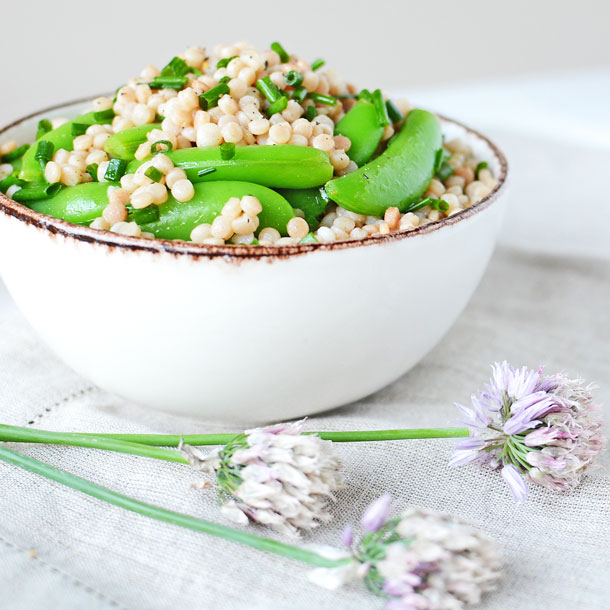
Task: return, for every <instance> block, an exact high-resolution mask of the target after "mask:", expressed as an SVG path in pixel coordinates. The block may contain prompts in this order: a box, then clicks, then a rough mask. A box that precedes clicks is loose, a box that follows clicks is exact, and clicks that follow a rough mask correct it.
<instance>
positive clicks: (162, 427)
mask: <svg viewBox="0 0 610 610" xmlns="http://www.w3.org/2000/svg"><path fill="white" fill-rule="evenodd" d="M556 80H557V83H561V87H559V85H557V84H556V86H558V87H559V89H561V90H563V89H562V87H566V84H565V79H564V80H558V79H556ZM604 82H605V81H604ZM551 84H552V83H551ZM551 84H548V83H547V85H548V86H551ZM527 86H528V84H527V82H525V81H524V82H523V83H522V84H521V87H520V92H521V93H522V94H523V97H524V98H525V97H527V96H526V95H525V94H524V93H523V92H524V91H525V90H526V89H527ZM601 86H602V85H601V81H600V87H601ZM534 89H536V87H534ZM559 89H558V90H559ZM496 90H497V98H498V100H499V99H503V98H504V96H505V95H506V88H503V87H502V86H500V85H498V86H497V87H496ZM493 91H494V89H493V87H492V88H490V89H488V90H486V95H487V98H486V100H485V103H486V104H492V103H493ZM545 91H546V88H545ZM475 92H476V90H475ZM460 96H463V98H462V99H463V100H467V99H468V97H467V95H466V94H465V93H463V92H459V95H458V92H454V98H453V99H455V100H456V108H455V109H454V111H453V112H451V113H449V112H448V114H453V115H454V116H457V117H458V118H459V117H460V114H462V115H463V116H464V119H465V120H467V118H468V117H467V114H468V112H467V109H468V104H467V103H466V101H465V102H464V103H463V105H462V106H461V107H460V104H459V97H460ZM413 97H414V99H416V100H417V96H413ZM534 97H535V91H533V92H532V93H531V96H530V98H534ZM424 98H425V99H426V100H427V101H429V103H430V105H431V106H434V107H437V108H440V109H442V110H445V108H444V107H443V104H444V103H447V102H446V100H447V99H451V95H450V94H449V93H448V92H440V93H439V94H437V96H436V98H434V95H433V94H431V93H425V92H424V93H422V94H421V99H424ZM472 99H475V100H476V99H479V98H478V97H477V95H475V96H474V97H471V100H472ZM460 109H462V110H463V112H462V113H461V112H460ZM490 112H491V111H490V110H488V114H489V113H490ZM601 114H602V113H601V110H600V116H599V122H600V123H599V124H600V129H602V126H603V117H602V116H601ZM589 116H590V113H589ZM486 127H487V131H488V132H492V135H494V134H495V135H498V136H499V139H500V140H504V143H505V145H506V147H507V149H508V152H509V157H510V161H511V164H512V172H513V199H512V206H513V207H512V209H511V211H510V212H509V215H508V222H507V227H506V230H505V232H504V234H503V237H502V244H503V245H502V246H501V247H500V248H499V249H498V251H497V252H496V254H495V255H494V257H493V259H492V262H491V265H490V267H489V270H488V272H487V274H486V276H485V278H484V280H483V282H482V284H481V286H480V287H479V289H478V291H477V293H476V294H475V296H474V298H473V300H472V302H471V303H470V305H469V306H468V308H467V309H466V311H465V312H464V314H463V315H462V316H461V318H460V319H459V321H458V322H457V323H456V325H455V326H454V327H453V329H452V330H451V331H450V333H449V334H448V335H447V337H446V338H445V339H444V340H443V341H442V342H441V344H440V345H439V346H438V347H437V348H436V349H435V350H434V351H433V352H432V353H431V354H430V355H429V356H428V357H427V358H426V359H425V360H424V361H423V362H422V363H421V364H420V365H418V366H417V367H416V368H415V369H413V370H412V371H411V372H410V373H408V374H406V375H405V376H403V377H402V378H401V379H400V380H399V381H397V382H396V383H394V384H393V385H391V386H389V387H387V388H385V389H384V390H382V391H381V392H378V393H377V394H375V395H374V396H371V397H368V398H366V399H364V400H362V401H360V402H359V403H357V404H354V405H350V406H346V407H343V408H341V409H337V410H335V411H332V412H330V413H327V414H325V415H323V416H321V417H315V418H312V420H311V424H310V425H311V427H312V428H317V429H320V428H327V429H353V428H359V427H361V428H373V427H375V428H386V427H409V426H436V425H445V424H446V423H447V422H449V421H450V420H452V419H453V418H454V417H455V416H456V412H455V409H454V408H453V407H452V403H453V401H462V402H464V401H467V400H468V399H469V395H470V393H471V392H472V391H474V390H475V389H476V388H477V387H479V386H480V385H481V384H482V383H484V382H485V381H486V380H487V378H488V376H489V368H488V367H489V364H490V363H491V362H493V361H494V360H498V359H505V358H506V359H508V360H509V361H510V362H512V363H514V364H526V365H529V366H537V365H538V364H546V365H547V370H548V371H551V372H553V371H558V370H566V372H569V373H572V374H580V375H582V376H583V377H584V378H586V379H588V380H591V381H597V382H598V383H599V385H600V386H601V387H600V389H599V390H598V392H597V396H598V398H599V400H600V401H601V402H602V403H605V404H606V405H609V404H610V376H609V374H608V368H609V360H610V323H609V322H608V303H609V301H610V263H609V260H610V256H608V237H609V231H608V224H605V227H603V228H601V227H600V226H599V225H600V224H601V220H600V219H602V218H603V214H604V213H607V212H605V211H604V210H603V209H602V208H603V206H604V205H605V202H604V198H603V197H602V196H601V195H602V194H603V192H604V191H603V190H598V184H601V179H602V177H601V176H603V175H604V172H606V173H605V175H607V167H609V166H610V150H609V148H608V147H605V148H604V147H603V146H600V145H599V143H598V142H596V143H595V144H591V143H590V142H587V141H579V142H574V141H572V142H563V143H561V142H556V141H554V142H553V143H552V144H549V141H550V140H549V139H548V138H546V136H541V135H540V134H536V133H533V134H532V133H529V134H528V136H527V137H526V138H525V137H524V136H523V134H522V133H520V132H519V130H518V129H517V127H516V126H515V124H512V126H511V127H510V130H509V132H507V130H506V129H503V128H502V127H500V128H497V127H494V126H493V125H492V124H489V125H487V126H486ZM606 127H607V124H606ZM606 127H604V128H606ZM523 130H524V131H526V130H527V125H526V124H525V123H524V124H523ZM548 159H550V160H551V161H545V160H548ZM555 161H557V164H556V163H555ZM541 163H547V165H548V167H546V170H547V171H548V175H547V176H546V179H545V184H546V187H545V188H544V189H543V188H541V187H540V185H539V184H538V183H539V174H540V172H539V164H541ZM565 168H572V171H570V172H565V171H563V170H564V169H565ZM578 168H579V169H580V170H582V171H584V170H585V169H586V176H587V180H586V181H585V182H584V184H583V181H582V176H581V175H579V172H577V171H576V169H578ZM597 181H599V182H597ZM547 189H550V191H547ZM545 192H547V195H546V196H545ZM550 193H552V196H551V194H550ZM573 194H577V195H579V197H576V198H575V197H574V196H573ZM606 209H607V206H606ZM583 210H584V216H586V217H587V219H588V221H587V222H586V223H585V222H584V221H583V219H582V216H583ZM526 212H528V213H527V214H526ZM530 212H531V213H530ZM593 212H595V215H594V214H593ZM566 218H568V220H569V219H575V220H573V222H572V223H571V222H567V221H566ZM574 223H575V224H574ZM579 223H582V224H579ZM575 226H576V227H577V229H574V230H570V227H575ZM524 236H525V237H524ZM321 391H323V389H321ZM0 396H1V402H0V405H1V406H0V420H1V421H3V422H6V423H11V424H16V425H29V426H31V427H35V428H46V429H56V430H86V431H113V432H119V431H121V432H145V431H151V432H183V433H184V432H203V431H217V430H221V429H222V428H221V427H219V426H210V425H207V424H206V423H205V422H201V421H191V420H185V419H180V418H177V417H170V416H167V415H164V414H161V413H151V412H148V411H146V410H145V409H142V408H140V407H137V406H134V405H131V404H126V403H125V402H123V401H121V400H119V399H117V398H115V397H113V396H109V395H108V394H105V393H104V392H101V391H100V390H98V389H96V388H94V387H92V386H91V384H90V383H89V382H87V381H86V380H84V379H82V378H80V377H78V376H77V375H75V374H74V373H72V372H71V371H70V370H69V369H67V368H66V367H65V366H64V365H63V364H62V363H60V362H59V361H58V360H57V359H56V358H55V357H54V356H53V355H52V354H50V353H49V352H48V351H47V349H46V348H45V347H44V346H43V345H41V343H40V342H39V340H38V339H37V338H36V337H35V336H34V334H33V332H32V331H31V330H30V328H29V327H28V326H27V324H26V323H25V321H24V320H23V318H22V317H21V316H20V314H19V313H18V312H17V311H16V310H15V309H14V307H13V306H12V305H11V303H10V300H9V298H8V296H7V295H6V294H4V293H2V292H1V291H0ZM453 443H454V441H451V440H447V441H438V440H437V441H402V442H393V443H383V444H381V443H377V444H374V443H367V444H343V445H341V444H338V445H337V446H336V448H337V451H338V453H339V455H340V456H341V458H342V460H343V463H344V468H345V472H346V478H347V488H346V489H345V490H344V491H343V492H341V493H340V494H339V497H338V502H337V504H336V506H335V509H334V513H335V515H336V517H335V519H334V521H333V522H332V523H331V524H330V525H328V526H324V527H322V528H320V529H319V530H317V531H316V532H315V533H313V534H312V535H308V536H307V537H306V538H305V542H323V543H327V544H334V545H336V544H337V543H338V539H339V533H340V531H341V530H342V528H343V527H344V526H345V525H346V524H347V523H356V522H357V520H358V517H359V515H360V514H361V512H362V510H363V508H364V507H365V506H366V505H367V504H368V503H369V502H370V501H371V500H372V499H374V498H375V497H376V496H378V495H380V494H381V493H383V492H386V491H390V492H391V493H392V494H393V496H394V497H395V508H396V510H400V509H403V508H406V507H407V506H412V505H417V506H422V507H425V508H430V509H434V510H443V511H447V512H451V513H455V514H458V515H460V516H462V517H465V518H467V519H470V520H471V521H473V522H474V523H476V524H478V525H480V526H481V527H482V528H483V529H484V530H486V531H487V532H489V533H490V534H491V535H492V536H494V537H495V538H497V539H498V540H499V541H500V542H501V544H502V546H503V548H504V552H505V556H506V575H505V578H504V580H503V581H502V585H501V588H500V590H499V591H498V592H497V593H495V594H491V595H489V596H487V597H486V598H485V600H484V603H483V604H482V605H481V608H484V609H487V610H506V609H507V608H519V609H522V610H530V609H534V608H539V607H540V606H541V605H544V606H545V607H549V608H553V609H554V610H571V609H573V608H586V609H587V610H607V608H608V607H609V602H608V598H609V594H610V590H609V589H610V587H609V585H608V576H607V575H608V567H609V565H610V527H609V525H608V523H610V476H609V472H608V466H609V459H608V455H607V454H606V455H604V456H603V459H602V461H601V462H602V465H601V467H599V468H597V469H596V470H594V471H592V472H591V473H590V475H589V476H588V477H587V479H586V480H585V482H584V485H583V486H581V487H580V488H579V489H578V490H576V491H574V492H572V493H569V494H565V495H558V494H554V493H551V492H547V491H545V490H542V489H540V488H538V489H534V490H533V492H532V494H531V497H530V499H529V501H528V502H527V503H525V504H524V505H522V506H516V505H514V504H513V502H512V500H511V499H510V497H509V494H508V491H507V489H506V488H505V486H504V484H503V482H502V480H501V477H500V476H499V475H498V474H497V473H492V472H490V471H487V470H480V469H478V468H476V467H466V468H463V469H459V470H449V469H448V468H447V461H448V458H449V455H450V452H451V448H452V446H453ZM19 449H20V450H23V451H25V452H27V453H28V454H29V455H32V456H35V457H37V458H39V459H41V460H44V461H47V462H49V463H51V464H54V465H56V466H58V467H61V468H64V469H66V470H69V471H71V472H74V473H76V474H78V475H80V476H83V477H85V478H88V479H91V480H93V481H96V482H98V483H100V484H102V485H105V486H107V487H110V488H112V489H114V490H116V491H119V492H122V493H126V494H128V495H133V496H134V497H137V498H140V499H142V500H145V501H148V502H151V503H155V504H159V505H162V506H165V507H168V508H171V509H174V510H178V511H182V512H186V513H189V514H192V515H197V516H201V517H204V518H209V519H212V520H220V517H219V514H218V511H217V506H216V500H215V495H214V493H213V492H210V493H206V492H201V491H194V490H192V489H190V487H189V486H190V483H191V482H192V481H194V480H197V479H198V478H200V477H199V475H198V474H197V473H194V472H193V471H191V470H190V469H189V468H188V467H186V466H181V465H174V464H167V463H158V462H153V461H150V460H146V459H144V458H136V457H132V456H125V455H116V454H110V453H106V452H96V451H94V450H89V449H79V448H66V447H43V446H27V447H25V446H21V447H20V448H19ZM0 515H1V516H0V590H1V592H2V593H1V595H0V608H2V609H4V608H6V609H10V610H29V609H30V608H37V609H38V610H46V609H54V608H62V610H73V609H81V608H87V609H94V610H98V609H100V610H101V609H104V610H105V609H107V608H121V609H123V610H157V609H160V610H161V609H165V608H174V607H184V608H193V609H199V608H201V609H203V608H206V609H207V608H214V609H215V610H216V609H218V610H225V609H226V610H238V609H244V608H247V609H255V610H259V609H260V610H263V609H268V608H272V609H276V608H281V609H283V608H291V609H293V610H299V609H310V608H312V607H315V608H319V609H320V610H324V609H333V610H336V609H338V608H363V609H365V608H366V609H368V608H371V609H374V608H380V607H382V602H381V600H379V599H377V598H375V597H373V596H371V595H370V594H369V593H368V592H366V591H365V590H364V588H362V587H361V586H359V585H355V586H352V587H350V588H348V589H346V590H344V591H341V592H335V593H330V592H327V591H323V590H320V589H317V588H316V587H314V586H313V585H310V584H309V583H308V582H307V580H306V578H305V571H306V568H305V567H302V566H301V565H300V564H297V563H294V562H291V561H288V560H284V559H282V558H277V557H273V556H270V555H265V554H261V553H258V552H256V551H253V550H251V549H248V548H241V547H238V546H235V545H233V544H230V543H227V542H224V541H219V540H216V539H213V538H210V537H206V536H204V535H197V534H194V533H191V532H187V531H184V530H180V529H178V528H174V527H171V526H168V525H163V524H159V523H156V522H153V521H151V520H148V519H146V518H144V517H141V516H138V515H134V514H131V513H127V512H125V511H122V510H120V509H116V508H112V507H108V506H107V505H104V504H102V503H101V502H99V501H97V500H94V499H92V498H89V497H86V496H83V495H80V494H78V493H76V492H73V491H71V490H68V489H66V488H62V487H61V486H59V485H57V484H54V483H51V482H47V481H46V480H44V479H42V478H40V477H37V476H35V475H31V474H29V473H26V472H24V471H22V470H19V469H17V468H14V467H11V466H7V465H5V464H0ZM252 531H259V532H261V533H266V534H267V535H269V534H268V532H266V531H264V530H257V529H256V528H252ZM30 551H33V553H30Z"/></svg>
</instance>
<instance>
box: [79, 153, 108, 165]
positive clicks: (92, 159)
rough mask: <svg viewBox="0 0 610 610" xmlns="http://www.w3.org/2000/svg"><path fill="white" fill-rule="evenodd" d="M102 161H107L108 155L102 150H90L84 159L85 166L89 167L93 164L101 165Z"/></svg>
mask: <svg viewBox="0 0 610 610" xmlns="http://www.w3.org/2000/svg"><path fill="white" fill-rule="evenodd" d="M104 161H108V154H107V153H106V152H104V151H103V150H92V151H91V152H90V153H89V154H88V155H87V158H86V159H85V164H86V165H91V164H93V163H97V164H98V165H99V164H100V163H103V162H104Z"/></svg>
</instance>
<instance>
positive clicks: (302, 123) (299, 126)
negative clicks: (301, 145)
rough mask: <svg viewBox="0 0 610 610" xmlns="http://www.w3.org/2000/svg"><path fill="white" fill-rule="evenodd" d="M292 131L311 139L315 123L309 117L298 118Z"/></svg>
mask: <svg viewBox="0 0 610 610" xmlns="http://www.w3.org/2000/svg"><path fill="white" fill-rule="evenodd" d="M292 133H294V134H297V135H299V136H305V137H306V138H307V139H309V138H311V136H312V133H313V125H312V124H311V123H310V122H309V121H308V120H307V119H297V120H296V121H295V122H294V123H293V124H292Z"/></svg>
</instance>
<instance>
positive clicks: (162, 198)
mask: <svg viewBox="0 0 610 610" xmlns="http://www.w3.org/2000/svg"><path fill="white" fill-rule="evenodd" d="M147 188H148V192H149V193H150V194H151V195H152V198H153V203H154V204H155V205H160V204H161V203H165V202H166V201H167V197H168V193H167V189H166V188H165V186H164V185H163V184H160V183H159V182H155V183H153V184H151V185H150V186H148V187H147Z"/></svg>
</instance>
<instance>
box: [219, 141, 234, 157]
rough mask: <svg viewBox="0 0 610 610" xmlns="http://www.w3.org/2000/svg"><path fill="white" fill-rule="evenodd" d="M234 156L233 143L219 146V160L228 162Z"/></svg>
mask: <svg viewBox="0 0 610 610" xmlns="http://www.w3.org/2000/svg"><path fill="white" fill-rule="evenodd" d="M234 156H235V144H233V142H225V143H224V144H221V145H220V158H221V159H223V160H224V161H229V159H232V158H233V157H234Z"/></svg>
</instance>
